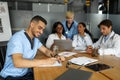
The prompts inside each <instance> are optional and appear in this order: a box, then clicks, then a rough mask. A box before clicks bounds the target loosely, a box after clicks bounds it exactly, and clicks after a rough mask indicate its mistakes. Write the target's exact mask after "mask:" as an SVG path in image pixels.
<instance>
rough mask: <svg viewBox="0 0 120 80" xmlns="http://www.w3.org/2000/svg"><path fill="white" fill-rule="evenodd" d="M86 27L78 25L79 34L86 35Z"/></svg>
mask: <svg viewBox="0 0 120 80" xmlns="http://www.w3.org/2000/svg"><path fill="white" fill-rule="evenodd" d="M84 30H85V27H84V26H83V25H82V24H78V32H79V33H80V34H82V33H84Z"/></svg>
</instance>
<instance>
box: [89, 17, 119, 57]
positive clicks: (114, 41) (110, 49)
mask: <svg viewBox="0 0 120 80" xmlns="http://www.w3.org/2000/svg"><path fill="white" fill-rule="evenodd" d="M98 27H99V28H100V31H101V33H102V36H101V37H100V38H99V40H98V41H97V42H96V43H94V45H93V46H92V47H89V48H88V49H87V50H88V51H91V50H92V49H93V48H94V49H98V53H99V54H100V55H115V56H117V57H120V35H118V34H116V33H115V32H114V31H113V30H112V22H111V21H110V20H108V19H106V20H103V21H102V22H100V24H99V25H98Z"/></svg>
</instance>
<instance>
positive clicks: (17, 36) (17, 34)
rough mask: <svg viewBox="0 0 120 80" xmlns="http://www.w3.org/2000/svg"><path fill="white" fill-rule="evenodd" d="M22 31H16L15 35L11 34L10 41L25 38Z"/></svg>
mask: <svg viewBox="0 0 120 80" xmlns="http://www.w3.org/2000/svg"><path fill="white" fill-rule="evenodd" d="M24 32H25V31H24V30H21V31H18V32H16V33H14V34H13V36H12V37H11V39H10V40H13V39H16V40H17V39H19V40H20V39H22V38H23V37H25V35H24Z"/></svg>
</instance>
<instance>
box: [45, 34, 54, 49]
mask: <svg viewBox="0 0 120 80" xmlns="http://www.w3.org/2000/svg"><path fill="white" fill-rule="evenodd" d="M53 43H54V34H51V35H49V37H48V39H47V41H46V47H47V48H49V49H51V47H52V45H53Z"/></svg>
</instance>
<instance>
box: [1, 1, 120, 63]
mask: <svg viewBox="0 0 120 80" xmlns="http://www.w3.org/2000/svg"><path fill="white" fill-rule="evenodd" d="M0 1H3V2H4V1H5V2H8V9H9V16H10V25H11V30H12V34H14V33H15V32H16V31H19V30H22V29H26V28H27V27H28V24H29V21H30V19H31V18H32V17H33V16H34V15H41V16H43V17H44V18H45V19H47V21H48V25H47V27H46V29H45V32H44V34H43V35H42V36H41V37H40V38H39V39H40V41H41V42H42V43H43V44H45V39H46V38H47V37H48V35H49V34H50V33H51V29H52V25H53V23H54V22H55V21H63V20H64V19H65V12H66V11H67V10H72V11H74V12H75V20H76V21H77V22H81V21H82V22H85V23H86V24H87V28H88V29H89V30H90V32H91V33H92V34H93V37H94V39H98V38H99V36H100V31H99V29H98V27H97V25H98V23H99V22H101V21H102V20H103V19H110V20H112V22H113V29H114V31H115V32H116V33H118V34H120V28H119V27H120V0H88V1H90V5H87V6H86V1H87V0H0ZM65 1H68V2H66V3H65ZM108 2H109V5H108ZM101 3H102V4H104V5H103V7H102V9H99V8H98V7H99V6H100V4H101ZM99 11H102V14H101V13H100V14H99V13H98V12H99ZM0 43H2V42H0ZM6 43H7V42H6ZM6 43H5V45H4V46H2V45H1V44H0V45H1V47H0V48H1V51H0V53H4V55H5V52H6ZM0 59H2V58H1V54H0ZM1 61H2V62H3V60H1ZM2 65H3V63H2Z"/></svg>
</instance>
